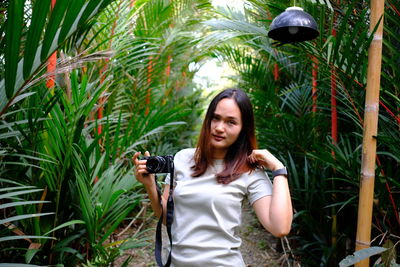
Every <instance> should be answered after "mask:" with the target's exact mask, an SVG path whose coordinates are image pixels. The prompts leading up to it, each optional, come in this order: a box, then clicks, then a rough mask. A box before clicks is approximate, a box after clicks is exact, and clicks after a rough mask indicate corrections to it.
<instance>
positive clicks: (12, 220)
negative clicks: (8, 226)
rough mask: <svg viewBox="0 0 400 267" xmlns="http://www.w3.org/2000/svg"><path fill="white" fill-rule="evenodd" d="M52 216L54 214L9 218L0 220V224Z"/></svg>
mask: <svg viewBox="0 0 400 267" xmlns="http://www.w3.org/2000/svg"><path fill="white" fill-rule="evenodd" d="M52 214H54V212H46V213H35V214H25V215H18V216H13V217H9V218H7V219H4V220H0V224H3V223H8V222H15V221H20V220H24V219H29V218H35V217H40V216H46V215H52Z"/></svg>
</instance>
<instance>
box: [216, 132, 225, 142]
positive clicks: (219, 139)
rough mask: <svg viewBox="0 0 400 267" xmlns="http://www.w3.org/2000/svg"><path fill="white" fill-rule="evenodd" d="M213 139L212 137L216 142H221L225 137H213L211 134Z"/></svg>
mask: <svg viewBox="0 0 400 267" xmlns="http://www.w3.org/2000/svg"><path fill="white" fill-rule="evenodd" d="M213 137H214V139H215V140H216V141H222V140H224V139H225V137H223V136H220V135H214V134H213Z"/></svg>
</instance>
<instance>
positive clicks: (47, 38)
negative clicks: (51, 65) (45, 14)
mask: <svg viewBox="0 0 400 267" xmlns="http://www.w3.org/2000/svg"><path fill="white" fill-rule="evenodd" d="M68 2H70V1H68V0H57V2H56V5H55V6H54V9H53V10H52V12H51V16H50V19H49V23H48V24H47V27H46V32H45V35H44V37H43V44H42V51H41V53H40V60H41V61H45V60H46V59H47V57H48V56H50V49H51V46H52V44H53V41H54V38H55V35H56V33H57V30H58V28H59V26H60V23H61V21H62V19H63V18H64V14H65V11H66V9H67V5H68Z"/></svg>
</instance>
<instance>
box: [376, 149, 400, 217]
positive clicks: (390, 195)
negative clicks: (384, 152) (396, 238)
mask: <svg viewBox="0 0 400 267" xmlns="http://www.w3.org/2000/svg"><path fill="white" fill-rule="evenodd" d="M376 163H377V164H378V166H379V167H381V166H382V164H381V161H380V160H379V157H378V155H376ZM381 174H382V176H383V177H386V176H385V172H384V171H383V169H382V168H381ZM385 185H386V190H387V191H388V192H389V199H390V202H391V203H392V207H393V212H394V214H395V216H396V220H397V223H398V224H399V225H400V217H399V213H398V212H397V206H396V202H395V201H394V199H393V195H392V191H391V190H390V186H389V184H388V182H387V180H386V179H385Z"/></svg>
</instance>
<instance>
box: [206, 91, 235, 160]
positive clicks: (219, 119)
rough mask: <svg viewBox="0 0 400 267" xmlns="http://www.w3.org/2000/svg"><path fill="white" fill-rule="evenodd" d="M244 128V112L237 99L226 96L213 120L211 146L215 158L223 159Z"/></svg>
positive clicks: (220, 102) (218, 106) (216, 110)
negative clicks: (241, 110)
mask: <svg viewBox="0 0 400 267" xmlns="http://www.w3.org/2000/svg"><path fill="white" fill-rule="evenodd" d="M241 130H242V114H241V112H240V109H239V106H238V105H237V104H236V102H235V100H233V99H230V98H224V99H222V100H221V101H219V102H218V104H217V107H216V109H215V111H214V115H213V117H212V120H211V139H210V140H211V147H212V148H213V154H214V158H216V159H223V158H224V157H225V155H226V152H227V151H228V148H229V147H230V146H231V145H232V144H233V143H234V142H235V141H236V140H237V138H238V137H239V134H240V131H241Z"/></svg>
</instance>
